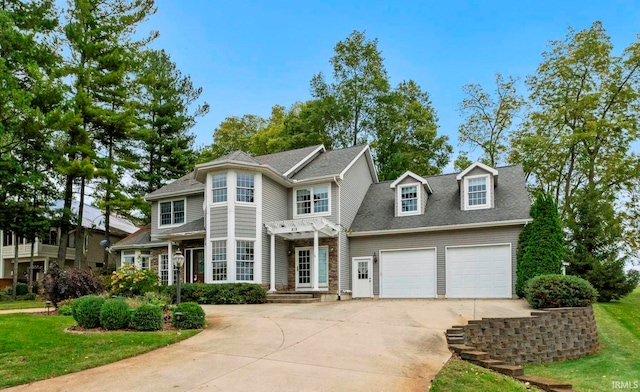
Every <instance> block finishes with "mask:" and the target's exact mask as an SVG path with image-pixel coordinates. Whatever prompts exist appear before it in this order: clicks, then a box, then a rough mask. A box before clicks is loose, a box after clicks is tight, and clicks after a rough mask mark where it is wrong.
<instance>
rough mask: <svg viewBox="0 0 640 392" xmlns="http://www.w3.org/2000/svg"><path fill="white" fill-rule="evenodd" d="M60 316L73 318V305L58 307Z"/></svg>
mask: <svg viewBox="0 0 640 392" xmlns="http://www.w3.org/2000/svg"><path fill="white" fill-rule="evenodd" d="M58 314H59V315H60V316H73V308H72V307H71V305H60V306H58Z"/></svg>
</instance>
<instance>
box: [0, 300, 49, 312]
mask: <svg viewBox="0 0 640 392" xmlns="http://www.w3.org/2000/svg"><path fill="white" fill-rule="evenodd" d="M44 307H45V304H44V302H42V301H10V302H0V310H12V309H31V308H44ZM51 309H53V308H51Z"/></svg>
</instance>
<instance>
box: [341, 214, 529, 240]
mask: <svg viewBox="0 0 640 392" xmlns="http://www.w3.org/2000/svg"><path fill="white" fill-rule="evenodd" d="M532 221H533V219H531V218H528V219H514V220H507V221H497V222H480V223H465V224H461V225H447V226H431V227H412V228H407V229H391V230H371V231H359V232H352V233H350V234H347V235H348V236H349V237H367V236H374V235H388V234H410V233H425V232H431V231H445V230H462V229H478V228H485V227H501V226H520V225H523V226H524V225H526V224H528V223H530V222H532Z"/></svg>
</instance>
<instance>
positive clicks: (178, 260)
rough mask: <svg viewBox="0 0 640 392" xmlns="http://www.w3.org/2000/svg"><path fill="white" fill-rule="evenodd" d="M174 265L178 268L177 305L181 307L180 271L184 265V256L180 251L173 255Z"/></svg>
mask: <svg viewBox="0 0 640 392" xmlns="http://www.w3.org/2000/svg"><path fill="white" fill-rule="evenodd" d="M173 263H174V265H175V266H176V267H178V281H177V282H176V284H177V286H176V304H177V305H180V269H181V268H182V266H183V265H184V255H183V254H182V252H181V251H180V249H178V250H177V251H176V253H174V254H173Z"/></svg>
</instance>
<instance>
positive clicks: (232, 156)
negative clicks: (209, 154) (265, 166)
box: [211, 150, 260, 164]
mask: <svg viewBox="0 0 640 392" xmlns="http://www.w3.org/2000/svg"><path fill="white" fill-rule="evenodd" d="M222 161H237V162H246V163H256V164H259V163H260V162H258V161H256V160H255V159H254V158H253V157H252V156H251V155H249V154H247V153H246V152H244V151H240V150H238V151H234V152H231V153H229V154H227V155H223V156H221V157H219V158H216V159H214V160H213V161H211V162H222Z"/></svg>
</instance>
